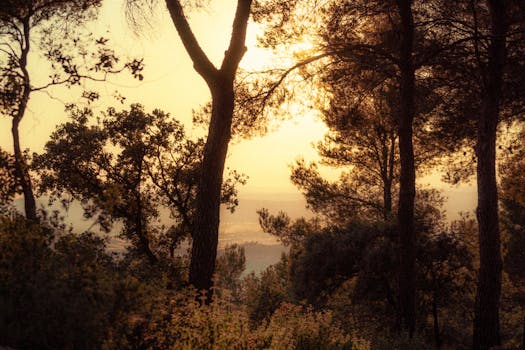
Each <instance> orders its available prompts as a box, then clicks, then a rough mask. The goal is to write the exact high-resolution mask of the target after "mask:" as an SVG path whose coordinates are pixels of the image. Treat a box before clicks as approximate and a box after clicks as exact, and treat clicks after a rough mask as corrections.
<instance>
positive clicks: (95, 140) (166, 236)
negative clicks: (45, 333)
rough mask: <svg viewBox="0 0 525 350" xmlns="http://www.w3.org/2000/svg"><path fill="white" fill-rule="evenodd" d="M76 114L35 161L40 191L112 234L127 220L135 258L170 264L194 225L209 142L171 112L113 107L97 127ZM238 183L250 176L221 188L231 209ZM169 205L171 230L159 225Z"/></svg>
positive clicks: (87, 113)
mask: <svg viewBox="0 0 525 350" xmlns="http://www.w3.org/2000/svg"><path fill="white" fill-rule="evenodd" d="M71 115H72V120H71V121H70V122H68V123H65V124H63V125H59V126H58V127H57V130H56V131H55V132H54V133H53V134H52V135H51V140H50V141H49V142H47V144H46V146H45V153H44V154H42V155H38V156H35V160H34V163H35V168H37V169H38V170H39V175H40V178H41V186H40V189H41V191H46V192H47V193H49V194H50V195H51V198H52V200H60V201H61V202H62V203H63V204H66V205H68V204H70V203H72V202H73V201H74V200H76V201H79V202H80V203H81V205H82V207H83V209H84V216H85V217H87V218H93V219H95V222H96V223H97V224H99V225H100V226H101V227H102V228H103V229H105V230H106V231H109V230H110V229H111V227H112V223H113V222H114V221H117V220H119V221H121V222H122V223H123V228H122V230H121V236H122V238H125V239H127V240H128V241H130V242H131V243H132V245H131V248H130V250H131V252H132V253H133V252H135V253H136V254H135V255H137V256H138V257H139V258H141V257H145V258H146V259H148V261H149V262H150V263H151V264H154V265H156V264H157V263H159V261H160V262H167V263H168V264H169V263H170V261H171V260H173V258H174V250H175V249H176V248H177V247H178V245H179V244H180V243H181V241H182V240H183V239H185V238H187V237H188V236H189V235H190V233H191V231H192V228H193V225H194V223H193V216H194V211H195V209H194V207H195V196H196V190H197V174H198V173H199V167H200V165H201V158H202V153H203V148H204V141H203V140H202V139H197V140H195V141H193V140H190V139H188V138H187V137H186V134H185V132H184V128H183V126H182V124H181V123H180V122H179V121H177V120H174V119H172V118H171V117H170V116H169V115H168V114H167V113H164V112H162V111H160V110H154V111H153V112H151V113H147V112H145V111H144V108H143V107H142V106H141V105H137V104H133V105H131V108H130V110H129V111H127V110H123V111H116V110H115V109H114V108H109V109H108V110H107V112H106V113H105V114H104V116H103V117H99V118H96V120H97V121H96V122H94V119H95V118H94V115H93V113H92V111H91V110H89V109H82V108H75V107H71ZM112 146H113V147H112ZM112 148H116V149H117V151H115V150H114V149H112ZM239 182H240V183H243V182H244V178H243V177H242V176H241V175H240V174H238V173H236V172H233V173H232V176H231V177H229V178H228V179H227V180H226V181H224V183H223V186H222V192H221V203H224V204H226V205H227V206H228V208H229V209H230V210H232V211H233V210H234V208H235V206H236V204H237V192H236V188H235V185H236V184H238V183H239ZM162 205H165V206H167V207H168V208H170V214H171V216H172V218H173V219H175V220H174V223H173V225H170V226H168V227H167V228H164V225H158V224H156V223H155V220H157V219H158V218H159V216H160V214H161V211H160V210H161V206H162Z"/></svg>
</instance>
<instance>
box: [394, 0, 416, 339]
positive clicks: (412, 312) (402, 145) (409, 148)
mask: <svg viewBox="0 0 525 350" xmlns="http://www.w3.org/2000/svg"><path fill="white" fill-rule="evenodd" d="M396 3H397V7H398V10H399V17H400V19H401V21H400V23H401V25H400V45H399V65H398V66H399V71H400V75H401V78H400V85H399V87H400V102H399V108H400V111H399V119H398V137H399V160H400V175H399V206H398V225H399V243H400V251H399V264H400V266H399V301H400V307H401V317H402V321H403V324H404V327H405V328H406V329H407V330H408V333H409V334H410V336H412V335H413V334H414V331H415V326H416V266H415V264H416V246H415V243H416V238H415V231H414V198H415V195H416V172H415V165H414V146H413V142H412V138H413V122H414V116H415V106H414V102H415V93H416V91H415V65H414V60H413V54H414V19H413V15H412V1H411V0H398V1H397V2H396Z"/></svg>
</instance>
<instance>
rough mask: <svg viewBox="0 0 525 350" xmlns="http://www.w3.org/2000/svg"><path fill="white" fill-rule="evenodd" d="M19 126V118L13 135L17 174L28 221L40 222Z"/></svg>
mask: <svg viewBox="0 0 525 350" xmlns="http://www.w3.org/2000/svg"><path fill="white" fill-rule="evenodd" d="M19 124H20V120H19V119H18V118H13V122H12V126H11V134H12V135H13V148H14V154H15V172H16V177H17V181H18V183H19V184H20V187H22V193H23V195H24V210H25V214H26V219H28V220H30V221H33V222H38V217H37V215H36V201H35V196H34V194H33V186H32V184H31V177H30V175H29V170H28V166H27V163H26V161H25V158H24V155H23V154H22V150H21V148H20V135H19V132H18V126H19Z"/></svg>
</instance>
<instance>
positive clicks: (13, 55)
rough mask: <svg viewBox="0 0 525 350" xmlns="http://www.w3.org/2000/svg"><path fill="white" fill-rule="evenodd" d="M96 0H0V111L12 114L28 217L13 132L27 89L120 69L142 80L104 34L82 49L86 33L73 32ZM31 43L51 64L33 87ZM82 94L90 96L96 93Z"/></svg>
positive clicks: (31, 214) (29, 201)
mask: <svg viewBox="0 0 525 350" xmlns="http://www.w3.org/2000/svg"><path fill="white" fill-rule="evenodd" d="M100 3H101V1H100V0H23V1H18V0H6V1H3V2H2V4H1V5H0V25H1V30H0V103H1V105H2V111H1V114H2V115H4V116H7V117H9V118H11V119H12V127H11V134H12V137H13V153H14V157H15V163H14V164H15V170H16V176H17V180H18V182H19V185H20V187H21V189H22V192H23V195H24V209H25V213H26V217H27V218H28V219H30V220H32V221H34V222H36V221H38V217H37V209H36V202H35V196H34V191H33V184H32V180H31V176H30V173H29V166H28V164H27V163H28V162H27V157H26V155H24V153H23V152H22V146H21V141H20V135H19V126H20V123H21V122H22V120H23V118H24V115H25V113H26V110H27V106H28V103H29V99H30V96H31V94H32V93H33V92H37V91H44V90H46V89H48V88H50V87H52V86H57V85H65V86H68V87H71V86H73V85H79V84H80V82H81V80H83V79H90V80H105V77H106V75H107V74H110V73H117V72H120V71H122V70H123V69H125V68H129V69H130V70H131V71H132V73H133V75H134V76H135V77H137V78H139V79H142V75H141V73H140V72H141V70H142V62H141V61H139V60H133V61H131V62H128V63H125V64H123V65H120V64H119V63H118V61H119V60H118V58H117V57H116V56H115V53H114V52H113V50H111V49H109V48H108V47H107V46H106V44H107V40H106V39H104V38H100V39H98V40H96V41H95V44H96V48H97V49H96V51H95V52H94V53H90V52H89V50H86V47H85V44H86V38H83V37H82V36H81V35H80V34H79V29H80V28H79V27H80V26H81V24H83V23H84V22H86V21H88V20H90V19H93V18H94V17H95V16H96V11H97V8H98V7H99V6H100ZM64 23H66V24H68V25H63V24H64ZM35 42H36V43H37V45H38V46H37V47H38V49H39V50H40V52H41V53H42V54H43V56H44V58H45V59H46V60H47V61H48V62H49V63H50V65H51V67H50V68H51V74H50V76H49V80H48V81H47V82H44V83H42V84H41V85H38V86H36V85H34V82H33V81H32V80H31V75H30V72H29V70H28V64H29V56H30V53H32V52H38V50H34V48H33V44H34V43H35ZM86 62H87V63H86ZM119 65H120V66H119ZM85 96H86V97H88V98H94V97H96V94H89V93H88V94H86V95H85Z"/></svg>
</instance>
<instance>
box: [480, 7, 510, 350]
mask: <svg viewBox="0 0 525 350" xmlns="http://www.w3.org/2000/svg"><path fill="white" fill-rule="evenodd" d="M487 6H488V8H489V11H490V19H491V20H490V24H491V33H490V39H489V42H490V44H489V48H488V62H487V66H486V68H485V71H484V72H483V73H482V74H484V76H483V81H484V84H483V93H482V101H483V102H482V107H481V111H480V112H481V113H480V115H479V120H478V126H477V144H476V157H477V161H478V162H477V186H478V207H477V209H476V215H477V218H478V228H479V248H480V254H479V256H480V267H479V279H478V294H477V297H476V309H475V312H476V317H475V320H474V349H482V350H484V349H489V348H491V347H492V346H495V345H500V344H501V339H500V330H499V299H500V294H501V270H502V260H501V250H500V232H499V220H498V193H497V183H496V131H497V127H498V120H499V110H500V103H501V92H502V79H503V70H504V66H505V60H506V44H505V42H506V33H507V15H506V11H508V7H507V5H506V1H492V0H489V1H487Z"/></svg>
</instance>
